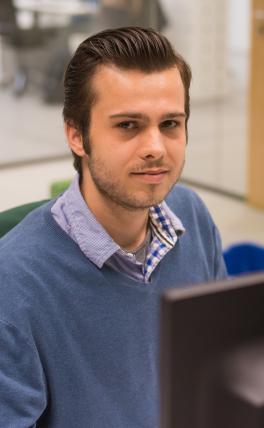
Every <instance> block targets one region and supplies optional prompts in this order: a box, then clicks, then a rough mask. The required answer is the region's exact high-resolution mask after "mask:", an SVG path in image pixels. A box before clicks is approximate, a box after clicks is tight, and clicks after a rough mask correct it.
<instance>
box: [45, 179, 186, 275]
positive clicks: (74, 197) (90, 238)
mask: <svg viewBox="0 0 264 428" xmlns="http://www.w3.org/2000/svg"><path fill="white" fill-rule="evenodd" d="M51 212H52V215H53V217H54V219H55V220H56V222H57V223H58V224H59V225H60V227H61V228H62V229H63V230H64V231H65V232H66V233H67V234H68V235H69V236H70V237H71V238H72V239H73V240H74V241H75V242H76V243H77V245H78V246H79V248H80V249H81V251H82V252H83V253H84V255H85V256H86V257H88V258H89V260H90V261H91V262H93V263H94V264H95V265H96V266H97V267H98V268H102V266H103V265H104V264H107V265H108V266H110V267H112V268H113V269H115V270H117V271H121V272H123V273H125V274H126V275H128V276H129V277H131V278H133V279H135V280H137V281H140V282H142V281H143V282H150V278H151V274H152V272H153V271H154V269H155V268H156V266H157V265H158V263H159V262H160V261H161V260H162V258H163V257H164V256H165V254H167V253H168V251H170V250H171V249H172V248H173V247H174V245H175V244H176V242H177V240H178V237H179V236H180V235H181V234H182V233H183V232H184V231H185V229H184V227H183V225H182V223H181V221H180V220H179V218H178V217H176V215H175V214H174V213H173V212H172V211H171V210H170V208H169V207H168V205H167V204H166V202H164V201H163V202H162V203H161V204H159V205H155V206H153V207H151V208H150V209H149V224H150V228H151V235H152V239H151V242H150V244H149V246H148V250H147V252H146V259H145V262H144V263H142V262H139V261H138V260H137V259H136V256H135V255H134V254H132V253H129V252H127V251H125V250H123V249H122V248H120V246H119V245H118V244H117V243H116V242H115V241H114V240H113V239H112V238H111V236H110V235H109V234H108V233H107V231H106V230H105V229H104V228H103V226H102V225H101V224H100V223H99V222H98V220H97V219H96V217H95V216H94V214H93V213H92V212H91V210H90V209H89V207H88V206H87V204H86V202H85V201H84V199H83V197H82V194H81V191H80V186H79V176H78V175H76V177H75V179H74V180H73V182H72V184H71V186H70V187H69V188H68V189H67V190H66V191H65V192H64V193H63V194H62V195H61V196H59V198H58V199H57V200H56V202H55V203H54V205H53V206H52V209H51Z"/></svg>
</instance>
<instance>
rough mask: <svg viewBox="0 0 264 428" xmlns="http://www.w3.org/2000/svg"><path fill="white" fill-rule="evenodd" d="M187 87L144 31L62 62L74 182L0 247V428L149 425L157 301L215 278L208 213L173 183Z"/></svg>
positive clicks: (116, 33)
mask: <svg viewBox="0 0 264 428" xmlns="http://www.w3.org/2000/svg"><path fill="white" fill-rule="evenodd" d="M190 78H191V73H190V69H189V67H188V65H187V64H186V63H185V61H184V60H183V59H182V57H181V56H179V55H178V54H177V53H175V52H174V51H173V49H172V47H171V45H170V44H169V42H168V41H167V40H166V39H165V38H164V37H163V36H162V35H159V34H157V33H156V32H155V31H152V30H146V29H142V28H121V29H115V30H108V31H104V32H101V33H99V34H97V35H95V36H92V37H90V38H88V39H87V40H85V41H84V42H83V43H82V44H81V45H80V46H79V48H78V49H77V51H76V53H75V55H74V56H73V58H72V60H71V62H70V63H69V66H68V68H67V70H66V74H65V102H64V111H63V112H64V121H65V130H66V135H67V139H68V143H69V146H70V148H71V150H72V152H73V155H74V159H75V161H74V164H75V167H76V169H77V171H78V173H79V174H78V175H77V177H76V178H75V180H74V181H73V183H72V185H71V187H70V188H69V189H68V190H67V191H66V192H65V193H64V194H62V195H61V196H60V197H59V198H57V199H56V200H52V201H51V202H49V203H48V204H46V205H45V206H43V207H41V208H39V209H37V210H35V211H34V212H32V213H31V214H30V215H29V216H28V217H27V218H26V219H24V220H23V221H22V222H21V223H20V224H19V225H18V226H17V227H16V228H15V229H13V230H12V231H11V232H10V233H9V234H7V235H6V236H5V237H4V238H3V239H2V240H1V245H0V264H1V274H0V275H1V286H0V290H1V291H0V293H1V296H0V319H1V333H0V349H1V354H0V403H1V411H0V426H1V427H5V428H8V427H10V428H11V427H12V428H22V427H23V428H25V427H47V428H70V427H71V428H75V427H78V428H87V427H92V428H111V427H112V428H137V427H144V428H154V427H157V426H158V419H159V418H158V409H159V405H158V368H157V359H158V322H159V320H158V307H159V296H160V294H161V293H162V292H163V291H164V290H165V289H166V288H168V287H171V286H175V287H186V286H188V285H190V284H194V283H199V282H204V281H209V280H210V281H211V280H214V279H218V278H223V277H224V276H225V268H224V264H223V260H222V255H221V245H220V240H219V236H218V232H217V229H216V227H215V225H214V223H213V222H212V220H211V217H210V215H209V214H208V212H207V210H206V208H205V207H204V205H203V203H202V202H201V201H200V199H199V198H198V197H197V196H196V195H195V194H194V193H193V192H192V191H190V190H187V189H186V188H184V187H182V186H180V185H176V186H175V183H176V182H177V180H178V179H179V177H180V174H181V171H182V168H183V165H184V158H185V149H186V142H187V121H188V118H189V85H190ZM165 197H166V202H165V201H164V198H165Z"/></svg>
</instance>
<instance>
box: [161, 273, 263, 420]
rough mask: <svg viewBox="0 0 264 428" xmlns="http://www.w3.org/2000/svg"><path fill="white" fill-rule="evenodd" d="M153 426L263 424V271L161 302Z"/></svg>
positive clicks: (169, 293) (174, 291) (186, 291)
mask: <svg viewBox="0 0 264 428" xmlns="http://www.w3.org/2000/svg"><path fill="white" fill-rule="evenodd" d="M160 347H161V349H160V363H161V423H160V426H161V428H260V427H264V273H259V274H253V275H252V274H251V275H245V276H241V277H236V278H233V279H230V280H226V281H221V282H216V283H211V284H204V285H198V286H194V287H188V288H185V289H180V290H179V289H170V290H168V291H167V292H166V294H165V295H164V296H162V302H161V342H160Z"/></svg>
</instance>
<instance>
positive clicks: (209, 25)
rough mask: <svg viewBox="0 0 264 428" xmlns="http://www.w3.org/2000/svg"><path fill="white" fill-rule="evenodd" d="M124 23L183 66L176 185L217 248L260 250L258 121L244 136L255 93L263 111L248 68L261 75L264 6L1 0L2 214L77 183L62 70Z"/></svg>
mask: <svg viewBox="0 0 264 428" xmlns="http://www.w3.org/2000/svg"><path fill="white" fill-rule="evenodd" d="M123 25H143V26H148V27H153V28H156V29H158V30H160V31H161V32H163V33H164V34H165V35H167V37H168V38H169V39H170V40H171V42H172V43H173V45H174V47H175V48H176V49H177V50H178V51H179V52H180V53H182V55H183V56H184V57H185V58H186V59H187V61H188V62H189V63H190V65H191V67H192V71H193V82H192V88H191V119H190V122H189V141H188V148H187V159H186V166H185V170H184V173H183V177H182V180H183V181H184V182H185V183H186V184H187V185H189V186H191V187H193V188H195V189H196V190H197V192H198V193H199V194H200V195H201V196H202V198H203V199H204V200H205V202H206V203H207V205H208V207H209V209H210V211H211V212H212V214H213V216H214V218H215V221H216V223H217V225H218V227H219V229H220V232H221V234H222V239H223V245H224V246H227V245H229V244H231V243H233V242H237V241H245V240H246V241H254V242H258V243H260V244H262V245H264V211H263V210H264V193H263V190H262V188H264V174H263V173H261V172H259V171H258V168H260V167H259V165H261V163H263V162H264V151H263V144H262V148H260V150H259V151H257V149H256V147H257V146H258V145H259V144H260V143H259V138H261V137H259V136H260V135H261V133H262V142H263V140H264V125H263V120H261V119H260V120H258V122H257V125H258V124H259V128H260V129H259V131H258V133H257V136H256V133H253V132H252V131H251V129H252V128H253V127H254V129H256V125H255V122H254V121H253V120H254V118H255V115H254V114H252V111H254V108H255V109H256V106H255V104H254V100H253V101H252V98H253V96H254V94H255V93H258V94H260V95H261V94H263V95H262V97H261V98H260V101H259V103H260V104H261V102H262V106H263V109H264V105H263V98H264V80H263V78H262V79H258V78H256V79H255V78H254V79H253V75H254V67H253V65H254V66H255V68H259V67H262V76H263V75H264V52H263V51H264V42H263V40H264V1H263V0H252V1H251V0H101V1H100V0H98V1H97V0H88V1H87V0H13V1H11V0H8V1H6V0H1V3H0V111H1V115H0V130H1V135H0V194H1V198H0V211H2V210H5V209H8V208H10V207H14V206H16V205H19V204H23V203H27V202H31V201H34V200H39V199H43V198H48V197H49V189H50V185H51V183H53V182H54V181H56V180H64V179H68V178H71V177H72V176H73V175H74V170H73V167H72V159H71V154H70V151H69V149H68V147H67V144H66V141H65V138H64V131H63V121H62V99H63V95H62V78H63V72H64V68H65V65H66V64H67V62H68V60H69V58H70V57H71V55H72V54H73V52H74V50H75V49H76V47H77V46H78V44H79V43H80V42H81V41H82V40H83V39H85V38H86V37H87V36H89V35H90V34H92V33H94V32H96V31H99V30H101V29H104V28H107V27H117V26H123ZM254 26H256V29H255V27H254ZM254 31H256V34H257V36H254ZM254 37H255V39H254ZM256 37H259V38H260V41H259V40H258V39H257V40H256ZM254 40H255V42H256V45H257V48H258V49H259V50H258V51H257V53H255V54H254V55H255V57H256V58H257V60H258V61H262V63H261V62H260V65H258V63H257V62H256V61H255V60H254V58H253V48H252V45H253V41H254ZM254 61H255V62H254ZM256 64H257V65H256ZM252 80H254V82H255V86H254V87H253V85H252ZM257 85H258V86H257ZM260 104H259V105H260ZM253 107H254V108H253ZM262 112H263V110H262ZM262 115H263V113H262ZM257 117H259V116H258V115H257ZM261 127H262V129H261ZM254 138H256V139H257V142H255V141H253V140H254ZM261 155H262V158H261ZM254 162H255V163H254ZM254 174H255V175H254ZM252 177H253V178H252ZM261 182H262V185H261ZM183 220H184V219H183Z"/></svg>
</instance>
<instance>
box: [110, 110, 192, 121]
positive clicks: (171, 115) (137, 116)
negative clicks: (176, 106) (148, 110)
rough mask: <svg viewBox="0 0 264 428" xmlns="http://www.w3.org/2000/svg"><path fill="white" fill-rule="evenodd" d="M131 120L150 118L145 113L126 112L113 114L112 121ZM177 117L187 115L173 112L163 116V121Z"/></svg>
mask: <svg viewBox="0 0 264 428" xmlns="http://www.w3.org/2000/svg"><path fill="white" fill-rule="evenodd" d="M124 117H125V118H131V119H142V120H148V119H149V118H148V116H147V115H145V114H143V113H136V112H130V111H125V112H121V113H116V114H111V115H110V119H116V118H124ZM176 117H183V118H186V114H185V113H184V112H177V111H176V112H171V113H165V114H163V115H162V116H161V120H164V119H173V118H176Z"/></svg>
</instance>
